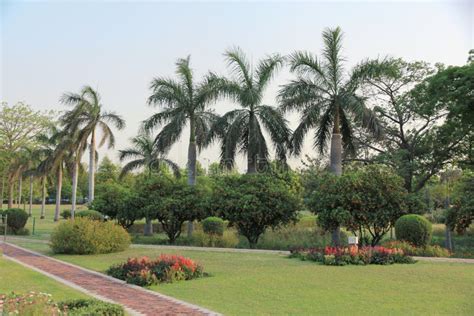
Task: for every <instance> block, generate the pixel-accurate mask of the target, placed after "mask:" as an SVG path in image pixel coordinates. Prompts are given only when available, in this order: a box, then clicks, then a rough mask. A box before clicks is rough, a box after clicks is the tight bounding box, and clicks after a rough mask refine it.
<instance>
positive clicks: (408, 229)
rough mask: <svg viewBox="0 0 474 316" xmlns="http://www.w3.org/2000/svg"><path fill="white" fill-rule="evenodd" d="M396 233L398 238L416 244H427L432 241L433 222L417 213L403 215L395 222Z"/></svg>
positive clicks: (419, 245) (421, 245)
mask: <svg viewBox="0 0 474 316" xmlns="http://www.w3.org/2000/svg"><path fill="white" fill-rule="evenodd" d="M395 234H396V236H397V239H398V240H404V241H408V242H410V243H412V244H413V245H415V246H418V247H423V246H427V245H429V244H430V242H431V234H432V227H431V223H430V222H429V221H428V220H427V219H426V218H424V217H423V216H420V215H416V214H408V215H403V216H402V217H400V218H399V219H398V220H397V221H396V222H395Z"/></svg>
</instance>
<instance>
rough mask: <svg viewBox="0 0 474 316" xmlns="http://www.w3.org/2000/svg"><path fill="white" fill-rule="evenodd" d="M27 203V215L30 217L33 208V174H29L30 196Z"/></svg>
mask: <svg viewBox="0 0 474 316" xmlns="http://www.w3.org/2000/svg"><path fill="white" fill-rule="evenodd" d="M28 202H29V204H28V216H30V217H31V215H32V210H33V175H30V198H29V201H28Z"/></svg>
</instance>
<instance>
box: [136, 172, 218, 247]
mask: <svg viewBox="0 0 474 316" xmlns="http://www.w3.org/2000/svg"><path fill="white" fill-rule="evenodd" d="M139 187H140V189H139V193H138V194H139V197H140V198H139V200H140V201H141V202H140V203H141V205H142V211H143V213H144V214H145V216H147V217H150V218H156V219H157V220H158V221H159V222H160V223H161V226H162V227H163V230H164V232H165V233H166V235H167V236H168V240H169V243H170V244H173V243H174V242H175V241H176V239H177V238H178V237H179V236H180V235H181V228H182V226H183V224H184V223H185V222H186V221H188V222H189V221H195V220H200V219H203V218H205V217H206V215H207V209H208V205H209V204H208V198H207V196H208V190H207V189H206V187H205V186H203V185H189V184H187V183H185V182H183V181H182V180H180V179H172V178H167V177H155V178H147V179H146V181H145V182H144V183H143V184H141V185H140V186H139Z"/></svg>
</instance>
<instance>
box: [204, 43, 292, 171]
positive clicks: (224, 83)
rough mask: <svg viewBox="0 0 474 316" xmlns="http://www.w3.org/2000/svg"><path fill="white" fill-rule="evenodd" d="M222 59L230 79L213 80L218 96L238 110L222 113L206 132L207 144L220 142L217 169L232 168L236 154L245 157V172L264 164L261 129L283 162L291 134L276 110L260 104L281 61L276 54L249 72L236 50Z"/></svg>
mask: <svg viewBox="0 0 474 316" xmlns="http://www.w3.org/2000/svg"><path fill="white" fill-rule="evenodd" d="M225 56H226V60H227V63H228V65H229V67H230V68H231V72H232V76H233V77H232V78H231V79H227V78H219V79H218V80H216V82H217V86H218V89H219V93H220V95H222V96H225V97H228V98H230V99H231V100H233V101H235V102H236V103H238V104H239V105H240V106H241V107H242V109H237V110H232V111H230V112H228V113H226V114H224V115H223V116H222V117H220V118H219V119H218V120H216V121H215V124H214V125H213V126H212V128H211V130H210V132H209V137H208V143H211V142H213V141H214V140H216V139H219V141H220V147H221V161H220V164H221V166H224V167H226V168H228V169H231V168H233V167H234V162H235V156H236V154H237V152H243V153H246V154H247V173H255V172H257V168H258V167H261V166H265V165H267V164H268V162H269V151H268V145H267V141H266V140H265V137H264V134H263V131H264V130H266V131H267V133H268V135H269V136H270V139H271V141H272V144H273V146H274V147H275V150H276V158H277V159H278V160H280V161H282V162H285V163H286V153H287V148H288V139H289V137H290V134H291V132H290V129H289V128H288V122H287V120H286V119H285V118H284V116H283V115H282V113H281V112H280V111H279V110H278V109H276V108H274V107H272V106H270V105H265V104H262V99H263V94H264V92H265V89H266V88H267V86H268V85H269V83H270V81H271V79H272V78H273V76H274V74H275V73H276V72H277V71H278V69H279V68H281V66H282V65H283V58H282V57H281V56H280V55H277V54H275V55H271V56H268V57H267V58H265V59H262V60H261V61H260V62H259V63H258V65H257V67H256V70H255V71H252V68H251V66H250V63H249V62H248V60H247V58H246V57H245V55H244V53H243V52H242V51H241V50H240V49H239V48H236V49H232V50H229V51H227V52H226V53H225Z"/></svg>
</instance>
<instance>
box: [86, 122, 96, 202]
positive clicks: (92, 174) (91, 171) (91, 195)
mask: <svg viewBox="0 0 474 316" xmlns="http://www.w3.org/2000/svg"><path fill="white" fill-rule="evenodd" d="M89 150H90V152H89V201H88V203H89V204H90V203H92V201H93V200H94V184H95V183H94V182H95V129H93V130H92V133H91V147H90V148H89Z"/></svg>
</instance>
